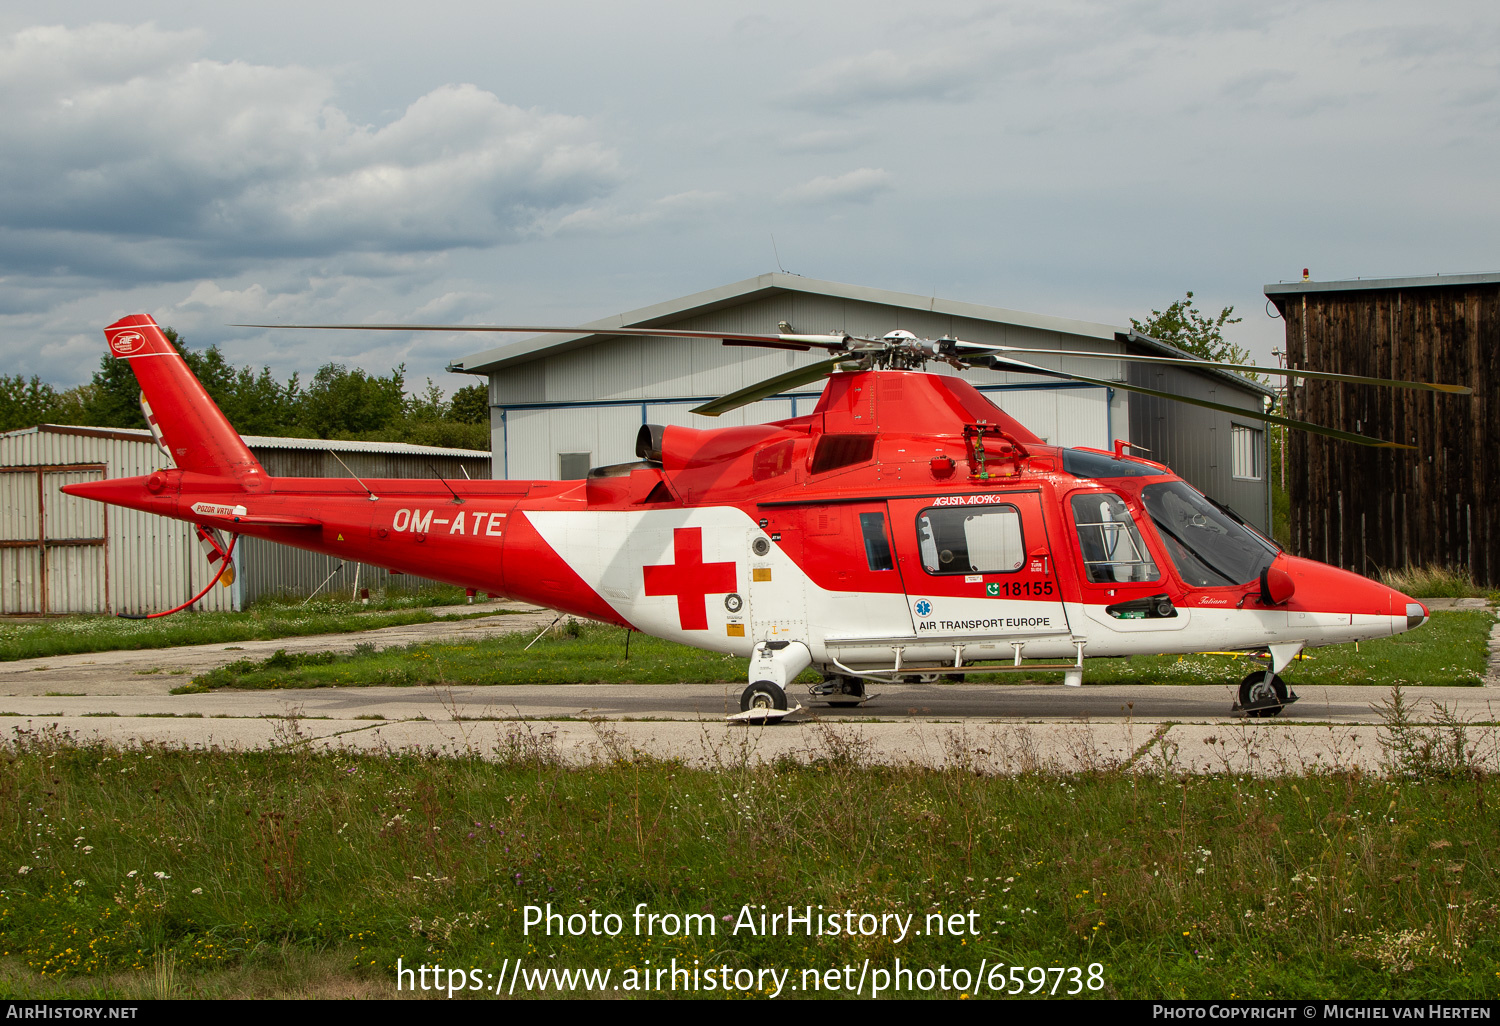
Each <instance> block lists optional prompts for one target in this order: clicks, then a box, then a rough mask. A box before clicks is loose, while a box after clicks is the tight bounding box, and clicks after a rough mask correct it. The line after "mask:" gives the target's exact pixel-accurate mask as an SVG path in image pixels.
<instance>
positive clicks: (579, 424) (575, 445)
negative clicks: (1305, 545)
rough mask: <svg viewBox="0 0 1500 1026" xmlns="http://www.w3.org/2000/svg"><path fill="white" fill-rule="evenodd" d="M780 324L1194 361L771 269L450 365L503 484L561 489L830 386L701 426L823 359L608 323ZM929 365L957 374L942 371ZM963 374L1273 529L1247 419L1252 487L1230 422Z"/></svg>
mask: <svg viewBox="0 0 1500 1026" xmlns="http://www.w3.org/2000/svg"><path fill="white" fill-rule="evenodd" d="M780 322H786V323H788V324H790V325H791V326H792V329H793V330H794V331H798V332H830V331H832V332H839V331H846V332H850V333H853V334H864V335H883V334H885V333H886V332H889V331H893V330H896V329H898V328H900V329H905V330H907V331H910V332H912V333H914V334H916V335H918V336H920V337H926V338H937V337H939V336H942V335H953V336H956V337H958V338H962V339H965V340H967V341H971V342H980V343H991V344H1001V345H1010V346H1019V347H1025V348H1029V349H1073V350H1082V351H1086V352H1095V353H1104V354H1110V353H1123V352H1137V353H1142V354H1145V355H1167V356H1186V355H1187V354H1185V353H1182V352H1181V351H1179V350H1177V349H1175V348H1173V347H1171V346H1168V345H1164V344H1163V343H1160V342H1158V341H1156V340H1154V339H1148V338H1143V337H1140V336H1133V337H1130V336H1128V333H1127V332H1126V331H1125V330H1124V329H1120V328H1117V327H1115V326H1112V325H1105V324H1096V323H1093V322H1089V321H1080V320H1072V319H1068V318H1062V317H1049V316H1045V315H1041V314H1030V313H1022V312H1019V311H1015V310H1003V309H998V308H995V307H985V306H979V305H977V304H973V303H961V302H955V301H953V300H945V299H938V298H934V297H927V296H914V295H907V294H904V293H897V292H887V291H884V290H880V289H871V288H865V287H862V286H857V285H843V284H839V283H836V282H824V281H815V280H812V279H809V278H800V277H797V276H795V275H788V274H764V275H761V276H759V277H757V278H751V279H748V280H746V281H742V282H737V283H735V284H733V285H726V286H723V287H721V288H717V289H710V290H708V291H706V292H700V293H696V294H694V295H691V296H685V297H682V298H680V299H674V300H670V301H668V302H665V303H658V304H656V305H654V306H650V307H645V308H643V309H639V310H634V311H631V312H629V313H623V314H618V315H615V316H612V317H608V318H604V319H602V320H599V321H595V322H593V323H591V324H588V325H585V327H588V328H591V329H597V330H594V331H592V332H590V333H584V334H578V335H550V336H544V337H541V338H532V339H525V340H522V341H519V342H516V343H513V344H511V345H505V346H500V347H498V348H495V349H490V350H486V351H484V352H481V353H477V354H475V355H474V356H470V357H466V358H465V359H463V360H461V361H459V362H457V363H454V364H451V365H450V366H449V370H453V371H460V372H466V373H472V374H487V375H488V376H489V382H490V406H491V429H492V431H491V436H492V444H491V449H492V450H493V451H494V459H495V469H494V473H495V476H496V477H506V478H523V479H524V478H558V477H561V476H563V466H564V464H567V466H568V467H569V468H576V467H577V466H579V465H581V460H580V457H586V460H587V463H588V464H589V465H592V466H602V465H606V464H609V463H617V462H624V461H627V460H630V459H633V458H634V451H633V445H634V439H635V433H636V431H637V430H638V429H639V427H640V425H642V424H645V423H653V424H685V425H691V426H693V427H700V428H702V427H717V426H728V425H735V424H745V423H762V422H765V421H771V420H780V419H784V418H787V417H793V416H798V415H800V414H804V413H808V412H810V411H811V410H812V408H813V406H814V404H815V403H816V402H817V398H818V396H819V394H820V393H821V385H810V386H807V387H806V388H803V389H799V390H796V391H793V392H790V393H786V394H784V395H781V396H777V397H775V398H774V399H769V400H764V401H762V402H759V403H756V404H753V405H751V406H748V407H744V408H742V409H739V410H736V411H732V412H730V413H727V414H725V415H723V416H721V417H718V418H716V419H708V418H704V417H699V416H695V415H693V414H690V413H689V412H688V411H689V409H690V408H691V407H693V406H695V405H697V404H699V403H702V402H704V401H706V400H708V399H710V398H713V397H716V396H720V395H724V394H726V393H728V392H732V391H735V390H736V389H739V388H743V387H745V386H746V385H750V384H753V383H754V382H757V381H760V380H763V379H765V378H769V377H772V376H774V375H776V374H780V373H783V372H785V371H787V370H790V369H792V368H794V367H798V366H802V365H805V364H809V363H814V362H816V361H818V360H820V359H823V358H824V356H823V354H822V353H820V352H816V351H814V352H811V353H795V352H790V353H789V352H781V351H776V350H765V349H753V348H745V347H729V346H720V345H717V344H715V343H713V342H711V341H709V342H705V341H704V340H701V339H687V338H635V337H630V336H623V335H611V334H610V333H609V329H610V328H619V327H624V326H631V327H651V328H663V327H666V328H682V329H684V330H700V331H714V330H723V331H742V332H775V331H777V330H778V328H777V325H778V324H779V323H780ZM1030 359H1031V361H1032V362H1034V363H1036V364H1038V365H1040V366H1044V367H1050V368H1054V369H1063V370H1068V371H1071V372H1074V373H1079V374H1084V375H1087V376H1089V377H1092V378H1097V379H1104V380H1114V381H1122V382H1126V383H1131V384H1145V385H1148V386H1149V387H1154V388H1158V389H1161V390H1163V391H1168V392H1174V393H1181V394H1185V395H1204V396H1209V397H1211V398H1213V399H1215V400H1216V401H1218V402H1222V403H1225V404H1228V405H1232V406H1241V407H1243V408H1245V409H1246V410H1250V411H1257V410H1259V409H1260V408H1261V403H1262V398H1263V397H1264V396H1266V395H1270V394H1271V393H1270V392H1269V390H1267V389H1265V388H1263V387H1261V386H1260V385H1258V384H1256V383H1255V382H1253V381H1249V380H1247V379H1245V378H1242V377H1240V376H1239V375H1236V374H1232V373H1227V372H1223V371H1217V370H1213V369H1209V368H1203V369H1202V370H1199V369H1196V368H1194V369H1189V370H1169V371H1157V370H1152V371H1145V370H1136V369H1131V370H1128V371H1127V369H1126V368H1127V367H1132V368H1134V367H1136V366H1138V365H1128V364H1123V363H1112V362H1107V361H1102V360H1077V359H1066V358H1060V357H1056V356H1036V357H1032V358H1030ZM928 369H929V370H932V371H935V372H936V373H957V372H956V371H953V370H951V369H950V368H947V367H944V366H942V365H940V364H933V365H929V368H928ZM1127 374H1128V375H1129V376H1128V377H1127V376H1126V375H1127ZM965 377H966V379H967V380H968V381H969V382H970V383H972V384H973V385H975V386H976V387H978V388H979V389H980V390H981V391H983V392H985V393H987V394H988V395H989V397H990V399H992V400H993V401H995V402H996V403H998V404H999V405H1001V406H1003V407H1004V408H1005V410H1006V411H1007V412H1008V413H1010V414H1011V415H1012V416H1014V417H1016V418H1017V419H1018V420H1020V421H1021V422H1022V423H1023V424H1025V425H1026V426H1027V427H1028V428H1030V429H1031V430H1032V431H1034V432H1035V433H1036V434H1037V435H1039V436H1041V437H1042V438H1045V439H1047V440H1048V441H1049V442H1052V443H1055V444H1058V445H1065V446H1078V445H1086V446H1094V447H1097V448H1109V447H1110V446H1111V445H1112V444H1113V443H1114V440H1115V439H1116V438H1124V439H1127V440H1129V441H1134V442H1139V443H1140V444H1142V445H1144V446H1147V447H1148V448H1150V449H1152V455H1153V458H1156V459H1163V458H1164V457H1165V461H1166V462H1168V463H1169V464H1171V465H1172V466H1173V467H1174V469H1177V470H1178V472H1179V473H1181V474H1182V475H1183V477H1185V478H1186V479H1187V480H1189V481H1192V482H1193V483H1194V484H1197V485H1198V486H1199V487H1200V488H1203V489H1204V490H1205V491H1207V492H1208V493H1209V494H1211V495H1215V496H1216V497H1218V498H1220V499H1221V500H1222V501H1224V502H1227V503H1228V504H1229V505H1231V506H1234V507H1235V508H1236V509H1238V510H1239V511H1240V513H1241V514H1242V515H1244V516H1245V517H1246V519H1248V520H1250V521H1251V522H1252V523H1255V524H1257V525H1258V526H1261V527H1262V528H1265V527H1266V525H1267V524H1268V522H1269V519H1270V517H1269V497H1270V489H1269V481H1268V479H1267V478H1266V475H1265V466H1264V464H1265V459H1264V451H1265V437H1264V432H1261V431H1260V425H1259V423H1258V422H1255V421H1251V420H1249V419H1248V418H1243V420H1244V424H1245V425H1251V424H1253V425H1254V428H1253V429H1252V430H1253V431H1255V432H1257V433H1256V434H1254V435H1253V436H1250V437H1252V438H1253V439H1255V440H1256V443H1257V444H1258V445H1259V446H1260V450H1261V459H1260V460H1259V462H1258V464H1257V465H1256V466H1255V467H1253V468H1249V469H1250V470H1251V471H1253V472H1255V473H1258V477H1250V476H1248V475H1240V476H1236V475H1235V474H1234V473H1233V471H1234V469H1236V467H1235V461H1234V460H1233V451H1234V440H1235V438H1236V434H1235V428H1236V423H1237V422H1236V420H1235V418H1234V417H1233V416H1232V415H1230V414H1224V413H1217V412H1214V411H1209V410H1202V409H1198V408H1194V407H1190V406H1186V405H1184V404H1181V403H1171V402H1168V401H1166V400H1160V399H1151V398H1149V397H1143V396H1138V395H1137V396H1132V395H1130V393H1127V392H1125V391H1123V390H1120V389H1114V388H1109V387H1107V386H1103V387H1101V386H1097V385H1084V384H1073V383H1068V382H1064V381H1058V380H1057V379H1055V378H1043V377H1040V376H1038V375H1026V374H1019V373H1014V372H1005V371H989V370H973V371H970V372H968V373H966V374H965ZM1148 378H1149V380H1147V379H1148ZM1242 426H1243V425H1242ZM1240 438H1241V441H1243V439H1244V436H1240ZM1242 448H1243V446H1242ZM1238 469H1240V470H1246V468H1245V467H1243V466H1241V467H1239V468H1238Z"/></svg>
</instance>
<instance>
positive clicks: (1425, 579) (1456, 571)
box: [1380, 566, 1500, 601]
mask: <svg viewBox="0 0 1500 1026" xmlns="http://www.w3.org/2000/svg"><path fill="white" fill-rule="evenodd" d="M1380 580H1381V583H1383V584H1384V585H1385V586H1386V587H1388V588H1395V589H1396V590H1397V591H1399V592H1402V593H1403V594H1406V595H1410V596H1411V597H1412V598H1415V599H1428V598H1489V599H1491V600H1492V601H1493V600H1495V599H1496V598H1500V594H1497V593H1496V592H1495V591H1494V590H1493V589H1487V588H1480V587H1479V586H1478V585H1476V584H1475V583H1474V581H1473V579H1472V578H1471V577H1470V576H1469V570H1468V567H1441V566H1439V567H1423V566H1409V567H1406V568H1405V569H1402V570H1382V571H1381V573H1380Z"/></svg>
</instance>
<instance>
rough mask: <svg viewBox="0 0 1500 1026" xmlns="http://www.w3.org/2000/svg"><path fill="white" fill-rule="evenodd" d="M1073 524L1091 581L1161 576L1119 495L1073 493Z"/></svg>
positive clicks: (1114, 582)
mask: <svg viewBox="0 0 1500 1026" xmlns="http://www.w3.org/2000/svg"><path fill="white" fill-rule="evenodd" d="M1073 526H1074V527H1076V528H1077V529H1078V547H1079V549H1080V550H1081V551H1082V553H1083V568H1084V573H1085V576H1086V577H1087V578H1088V580H1089V582H1090V583H1091V584H1121V583H1125V582H1128V581H1155V580H1157V579H1159V578H1160V577H1161V572H1160V571H1159V570H1157V568H1156V562H1155V560H1153V559H1152V558H1151V553H1150V552H1149V551H1148V550H1147V549H1146V544H1145V542H1143V541H1142V540H1141V532H1140V531H1139V530H1137V529H1136V526H1135V518H1134V517H1132V516H1131V515H1130V510H1128V509H1126V508H1125V503H1124V501H1123V500H1121V498H1120V497H1119V496H1118V495H1115V494H1113V493H1112V492H1087V493H1085V494H1083V495H1075V496H1073Z"/></svg>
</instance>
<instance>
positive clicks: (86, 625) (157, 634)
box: [0, 589, 467, 672]
mask: <svg viewBox="0 0 1500 1026" xmlns="http://www.w3.org/2000/svg"><path fill="white" fill-rule="evenodd" d="M453 591H456V592H457V594H458V598H457V602H460V603H461V602H462V601H463V592H462V590H460V589H441V590H437V591H433V592H430V593H422V594H420V595H398V596H390V597H387V598H386V599H384V600H383V601H382V603H381V604H380V606H381V608H376V603H374V602H372V603H371V606H370V607H365V606H363V605H361V604H360V603H358V602H350V601H347V600H343V599H331V598H318V599H314V600H313V601H312V602H310V603H308V604H307V605H305V606H304V605H302V604H301V603H300V601H299V602H292V601H290V600H267V601H262V602H257V603H255V604H254V605H252V606H251V607H250V609H248V610H246V611H245V612H243V613H193V612H183V613H177V614H174V615H172V616H165V617H162V618H160V619H157V620H124V619H121V618H119V617H114V616H69V617H59V618H56V619H46V620H30V621H16V620H9V621H5V622H0V661H5V660H12V659H35V658H44V657H47V656H55V655H70V654H73V653H77V652H111V651H117V650H122V649H146V648H170V647H172V646H174V645H209V644H218V643H223V642H234V641H261V640H266V639H271V638H290V637H297V636H301V635H307V634H337V633H343V632H347V631H365V630H374V629H375V628H377V627H394V626H398V625H404V624H412V623H431V622H433V621H434V620H439V619H461V618H463V617H464V616H466V615H467V614H458V615H457V616H444V617H438V616H435V615H433V614H432V613H431V612H429V611H428V610H427V609H426V608H424V607H425V606H427V605H433V604H438V603H439V602H447V601H448V600H449V599H452V598H453V596H452V595H451V594H449V593H450V592H453ZM372 608H373V609H374V610H375V611H373V612H372V611H370V610H371V609H372ZM146 672H150V671H146Z"/></svg>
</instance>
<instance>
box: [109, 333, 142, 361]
mask: <svg viewBox="0 0 1500 1026" xmlns="http://www.w3.org/2000/svg"><path fill="white" fill-rule="evenodd" d="M145 347H146V339H145V337H144V336H142V335H141V333H140V332H138V331H122V332H120V333H119V334H117V335H115V336H114V337H113V338H111V339H110V340H109V348H110V350H111V351H112V352H113V353H114V354H115V355H116V356H129V355H130V354H131V353H138V352H140V351H141V350H142V349H144V348H145Z"/></svg>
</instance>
